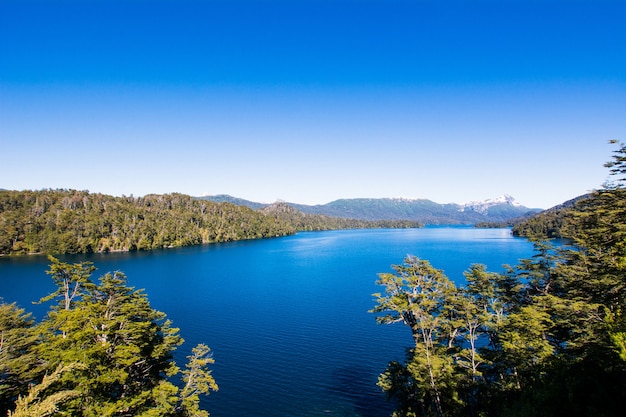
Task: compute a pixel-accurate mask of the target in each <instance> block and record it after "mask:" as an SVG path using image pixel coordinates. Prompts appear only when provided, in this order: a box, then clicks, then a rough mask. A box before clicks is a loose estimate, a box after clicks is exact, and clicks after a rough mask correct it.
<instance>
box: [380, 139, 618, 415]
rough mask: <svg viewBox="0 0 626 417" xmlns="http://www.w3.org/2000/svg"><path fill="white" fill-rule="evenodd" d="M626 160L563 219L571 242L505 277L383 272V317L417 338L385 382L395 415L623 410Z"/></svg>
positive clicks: (429, 269)
mask: <svg viewBox="0 0 626 417" xmlns="http://www.w3.org/2000/svg"><path fill="white" fill-rule="evenodd" d="M625 156H626V148H625V147H624V145H623V144H620V148H619V149H618V150H617V151H616V152H615V155H614V160H613V162H611V163H608V164H607V166H608V167H610V168H611V172H612V174H613V175H618V176H619V177H618V178H617V179H616V180H614V181H611V182H609V183H607V185H606V186H605V187H604V188H603V189H601V190H598V191H596V192H594V193H592V195H591V196H589V198H585V199H581V200H579V201H576V202H575V203H574V204H573V206H572V207H571V208H569V209H567V211H566V215H564V216H563V217H562V218H560V219H559V223H560V224H559V233H560V235H562V236H564V237H567V238H568V242H569V244H565V245H563V244H562V245H560V246H552V245H551V244H550V242H548V241H540V240H538V241H537V243H536V245H535V255H534V256H533V258H531V259H526V260H522V261H521V262H520V263H519V265H517V266H515V267H507V269H506V272H504V273H492V272H488V271H487V270H486V268H485V267H484V266H483V265H472V266H471V267H470V269H469V271H468V272H467V273H466V284H465V285H464V286H461V287H457V286H455V285H454V284H453V283H452V282H451V281H450V280H449V279H448V278H447V277H445V276H444V275H443V273H442V272H441V271H438V270H436V269H435V268H434V267H433V266H431V265H430V264H429V263H428V262H427V261H425V260H421V259H418V258H416V257H414V256H408V257H407V258H406V259H405V260H404V263H403V264H401V265H396V266H392V269H393V271H394V272H393V273H381V274H380V275H379V280H378V283H379V284H380V285H382V286H384V288H385V292H384V293H381V294H375V297H376V299H377V305H376V307H375V308H374V309H373V312H375V313H377V314H378V315H379V316H378V320H379V322H381V323H391V322H395V321H400V322H402V323H404V324H405V325H406V326H407V327H408V328H409V329H410V331H411V332H412V334H413V337H414V345H413V346H411V347H410V349H409V351H408V353H407V357H406V360H405V362H404V363H398V362H391V363H390V364H389V365H388V367H387V369H386V371H385V372H384V373H383V374H381V376H380V379H379V386H380V387H381V388H382V389H383V390H384V391H385V392H386V393H387V394H388V395H389V396H390V397H391V398H393V399H395V400H396V401H397V402H398V408H397V410H396V412H395V414H394V415H395V416H398V417H399V416H407V417H409V416H437V417H443V416H560V415H568V416H581V417H582V416H621V415H622V414H623V407H624V405H625V404H626V384H625V383H624V381H626V313H625V312H626V280H625V277H626V188H624V185H625V184H624V178H623V174H624V173H625V172H626V158H625ZM537 230H538V229H537ZM544 230H545V229H544ZM538 236H539V235H538V234H535V237H538ZM543 237H544V238H545V237H546V236H545V234H544V235H543ZM381 314H382V315H381Z"/></svg>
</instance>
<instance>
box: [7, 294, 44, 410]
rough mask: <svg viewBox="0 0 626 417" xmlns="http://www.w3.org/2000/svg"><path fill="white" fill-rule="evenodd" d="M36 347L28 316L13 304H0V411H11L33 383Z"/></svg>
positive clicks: (36, 371) (36, 367)
mask: <svg viewBox="0 0 626 417" xmlns="http://www.w3.org/2000/svg"><path fill="white" fill-rule="evenodd" d="M36 343H37V333H36V332H35V331H34V329H33V319H32V318H31V315H30V314H29V313H25V312H24V309H22V308H18V307H17V306H16V304H15V303H12V304H6V303H4V302H2V303H0V410H7V409H9V408H11V406H12V404H13V401H15V398H17V397H18V396H19V395H24V394H26V392H27V390H28V385H29V384H30V383H31V382H32V381H33V380H35V378H36V376H37V373H38V371H39V369H38V366H37V365H38V363H37V357H36V355H35V352H34V348H35V345H36Z"/></svg>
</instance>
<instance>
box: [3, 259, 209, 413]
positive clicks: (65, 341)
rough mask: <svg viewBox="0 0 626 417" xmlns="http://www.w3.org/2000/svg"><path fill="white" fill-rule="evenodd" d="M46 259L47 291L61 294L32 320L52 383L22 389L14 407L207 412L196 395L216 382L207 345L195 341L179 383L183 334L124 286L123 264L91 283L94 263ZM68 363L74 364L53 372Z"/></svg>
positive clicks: (140, 293)
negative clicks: (51, 283) (177, 357)
mask: <svg viewBox="0 0 626 417" xmlns="http://www.w3.org/2000/svg"><path fill="white" fill-rule="evenodd" d="M51 260H52V261H53V263H52V265H51V269H50V274H51V275H52V276H53V279H54V280H55V282H56V283H57V285H58V290H57V291H55V292H54V293H53V294H51V295H50V296H48V297H44V299H45V300H52V299H54V298H58V299H59V304H58V305H56V306H52V308H51V311H50V313H49V314H48V316H47V317H46V318H45V319H44V320H43V321H42V322H41V323H39V324H38V325H37V326H36V329H37V332H38V333H39V338H38V343H37V344H36V346H35V347H34V350H35V352H36V354H37V356H36V358H37V362H40V363H41V364H42V367H43V369H45V370H46V371H47V372H48V373H50V374H51V375H57V376H55V378H56V379H55V380H54V381H55V383H54V384H47V385H46V386H45V388H44V387H40V388H37V386H35V387H34V388H33V389H32V390H31V393H30V394H29V395H28V396H22V399H21V400H20V402H18V403H16V406H17V407H18V408H16V409H15V413H16V415H19V414H18V413H23V412H24V411H23V410H31V411H32V410H35V409H37V410H40V409H41V410H44V409H45V410H52V409H53V408H55V407H57V406H58V407H60V408H59V409H62V410H63V411H64V412H65V413H67V414H69V415H72V416H77V417H81V416H84V417H96V416H98V417H100V416H130V415H141V416H155V417H156V416H196V415H197V416H206V415H208V413H206V411H203V410H200V407H199V395H202V394H208V392H209V390H216V389H217V385H216V383H215V381H214V380H213V378H212V376H211V373H210V371H209V369H208V366H209V365H210V364H212V363H213V359H212V358H211V357H210V355H209V349H208V347H206V346H205V345H199V346H198V347H196V348H194V349H193V351H192V352H193V354H192V355H191V356H190V357H189V360H190V363H189V364H188V365H187V369H186V370H185V371H183V373H182V376H183V383H184V387H183V388H182V389H179V388H178V387H177V386H176V385H175V384H174V379H173V378H174V377H175V376H176V375H179V374H180V369H179V368H178V366H177V365H176V363H175V362H174V361H173V352H174V350H175V349H176V347H178V346H179V345H180V344H182V342H183V340H182V338H181V337H180V336H179V334H178V329H177V328H175V327H173V326H172V323H171V322H170V321H169V320H167V319H166V315H165V314H164V313H162V312H160V311H157V310H154V309H153V308H152V307H151V306H150V303H149V301H148V298H147V296H146V294H145V293H144V292H143V291H141V290H135V289H134V288H132V287H129V286H128V285H127V279H126V276H125V275H124V274H123V273H122V272H119V271H116V272H113V273H107V274H105V275H103V276H102V277H101V278H100V279H99V283H97V284H96V283H93V282H92V281H91V279H90V273H91V271H93V269H94V268H93V266H92V265H91V264H85V263H81V264H73V265H70V264H66V263H63V262H60V261H58V260H56V259H54V258H51ZM66 367H71V370H68V371H63V372H62V373H61V374H57V373H55V372H56V370H58V369H66ZM68 369H69V368H68ZM46 381H47V380H46V379H44V380H40V383H43V382H46ZM57 381H58V382H57ZM35 382H37V381H35ZM41 392H43V393H45V398H44V397H41V396H40V393H41ZM22 393H23V391H22ZM33 393H34V394H33ZM31 394H32V395H31ZM70 394H71V395H70ZM33 395H34V396H33ZM61 400H62V401H61ZM44 406H45V407H44ZM36 407H38V408H36ZM41 407H44V408H41ZM50 407H52V408H50ZM33 412H34V411H33ZM41 415H45V414H41Z"/></svg>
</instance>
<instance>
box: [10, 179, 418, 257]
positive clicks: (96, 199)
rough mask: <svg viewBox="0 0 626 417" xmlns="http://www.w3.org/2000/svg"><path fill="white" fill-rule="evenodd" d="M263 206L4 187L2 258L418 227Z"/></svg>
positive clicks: (173, 196)
mask: <svg viewBox="0 0 626 417" xmlns="http://www.w3.org/2000/svg"><path fill="white" fill-rule="evenodd" d="M419 226H420V225H419V224H418V223H417V222H403V221H386V222H375V221H364V220H351V219H342V218H335V217H329V216H322V215H310V214H304V213H300V212H298V211H297V210H295V209H293V208H292V207H289V206H286V205H285V204H275V205H272V206H270V207H268V208H266V209H263V210H252V209H250V208H248V207H244V206H238V205H234V204H230V203H214V202H210V201H206V200H197V199H194V198H192V197H190V196H187V195H183V194H165V195H147V196H144V197H132V196H130V197H113V196H108V195H103V194H93V193H89V192H88V191H76V190H41V191H7V190H0V255H14V254H26V253H46V254H65V253H89V252H109V251H130V250H150V249H159V248H169V247H180V246H190V245H197V244H202V243H213V242H228V241H233V240H243V239H259V238H267V237H278V236H286V235H291V234H294V233H296V232H297V231H312V230H333V229H348V228H350V229H354V228H377V227H403V228H404V227H419Z"/></svg>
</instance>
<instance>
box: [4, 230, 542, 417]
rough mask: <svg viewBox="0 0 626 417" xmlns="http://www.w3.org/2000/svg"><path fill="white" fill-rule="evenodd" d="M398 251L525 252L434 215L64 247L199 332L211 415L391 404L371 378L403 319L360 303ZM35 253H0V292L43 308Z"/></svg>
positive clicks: (359, 410) (496, 262) (429, 255)
mask: <svg viewBox="0 0 626 417" xmlns="http://www.w3.org/2000/svg"><path fill="white" fill-rule="evenodd" d="M407 254H412V255H416V256H418V257H420V258H423V259H428V260H429V261H430V262H431V263H432V264H433V265H434V266H435V267H436V268H439V269H443V270H444V272H445V273H446V275H447V276H448V277H449V278H451V279H452V280H454V281H455V282H457V283H458V284H460V283H463V281H464V278H463V275H462V274H463V272H464V271H466V270H467V269H468V268H469V266H470V265H471V264H472V263H483V264H486V265H487V267H488V269H489V270H491V271H501V270H502V265H503V264H507V263H508V264H516V263H517V262H518V260H519V259H521V258H527V257H530V256H531V255H532V245H531V244H530V243H529V242H528V241H526V240H525V239H520V238H513V237H511V235H510V232H509V231H508V230H504V229H474V228H469V227H432V228H424V229H409V230H350V231H332V232H310V233H301V234H297V235H295V236H290V237H286V238H279V239H269V240H259V241H245V242H234V243H228V244H214V245H205V246H197V247H191V248H182V249H170V250H162V251H152V252H135V253H113V254H92V255H80V256H63V257H61V259H62V260H63V261H66V262H80V261H83V260H89V261H92V262H94V263H95V266H96V267H97V268H98V271H97V272H96V274H95V275H94V278H96V277H98V276H100V275H102V274H104V273H106V272H109V271H115V270H120V271H123V272H125V273H126V275H127V276H128V283H129V285H131V286H134V287H136V288H144V289H145V291H146V293H147V294H148V297H149V299H150V302H151V304H152V306H153V307H154V308H156V309H158V310H161V311H163V312H165V313H167V315H168V317H169V318H170V319H172V320H173V321H174V325H175V326H176V327H180V328H181V334H182V336H183V337H184V339H185V341H186V342H185V344H184V345H183V346H181V347H180V348H179V349H178V351H177V361H178V363H179V364H180V365H183V364H184V362H185V359H184V357H185V356H186V355H188V354H189V352H190V350H191V348H192V347H193V346H195V345H196V344H198V343H206V344H207V345H209V346H210V347H211V349H212V351H213V356H214V359H215V360H216V363H215V365H214V366H213V374H214V376H215V378H216V380H217V383H218V385H219V387H220V389H219V391H218V392H217V393H212V394H211V395H210V397H209V398H208V399H207V400H206V401H205V402H203V406H204V407H205V408H206V409H208V410H209V412H210V413H211V415H212V416H213V417H252V416H259V417H265V416H267V417H270V416H271V417H288V416H297V417H314V416H355V417H356V416H361V417H383V416H388V415H390V412H391V410H392V408H393V407H392V406H391V405H390V404H389V403H387V402H386V401H385V398H384V395H383V394H381V393H380V390H379V389H378V387H376V385H375V384H376V380H377V376H378V375H379V374H380V373H381V372H382V371H383V370H384V369H385V366H386V364H387V362H389V361H390V360H402V359H403V357H404V350H405V348H406V347H408V346H410V344H411V337H410V333H409V331H408V329H406V328H404V327H403V326H402V325H392V326H380V325H377V324H376V322H375V319H374V316H373V315H372V314H370V313H368V310H369V309H371V308H372V307H373V306H374V300H373V297H372V293H374V292H379V291H380V290H381V288H380V287H377V286H376V285H375V281H376V279H377V274H378V273H380V272H388V271H390V265H391V264H398V263H401V262H402V260H403V259H404V257H405V256H406V255H407ZM47 264H48V261H47V259H46V258H45V257H44V256H32V257H19V258H0V297H3V298H4V300H5V301H7V302H13V301H16V302H17V303H18V304H19V305H20V306H21V307H24V308H26V309H27V310H28V311H31V312H33V313H34V314H35V316H36V317H37V318H41V317H42V316H43V315H44V314H45V312H46V311H47V309H48V305H44V306H36V305H32V304H31V302H32V301H36V300H38V299H39V298H40V297H42V296H44V295H47V294H49V293H50V292H51V291H53V290H54V286H53V285H52V282H51V280H50V278H49V276H48V275H46V274H45V271H46V270H47Z"/></svg>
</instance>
